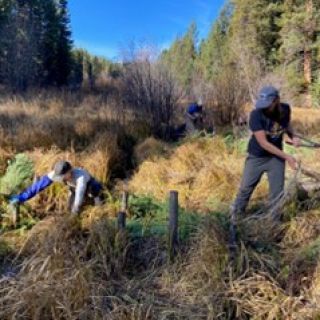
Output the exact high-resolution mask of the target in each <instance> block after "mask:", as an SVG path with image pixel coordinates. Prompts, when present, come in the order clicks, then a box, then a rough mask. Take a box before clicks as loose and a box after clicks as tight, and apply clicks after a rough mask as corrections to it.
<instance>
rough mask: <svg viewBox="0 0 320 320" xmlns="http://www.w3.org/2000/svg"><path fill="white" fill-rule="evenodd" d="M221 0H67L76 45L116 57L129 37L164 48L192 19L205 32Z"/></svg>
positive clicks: (219, 8) (217, 11) (215, 14)
mask: <svg viewBox="0 0 320 320" xmlns="http://www.w3.org/2000/svg"><path fill="white" fill-rule="evenodd" d="M223 3H224V0H211V1H209V0H185V1H184V0H136V1H134V0H69V9H70V14H71V25H72V32H73V39H74V41H75V45H76V46H78V47H82V48H85V49H87V50H88V51H90V52H91V53H93V54H96V55H101V56H105V57H107V58H109V59H116V58H117V56H118V54H119V49H120V48H121V46H124V45H125V43H128V42H130V41H138V42H140V41H146V42H148V43H149V42H150V43H152V44H155V45H157V47H158V48H160V49H163V48H166V47H169V46H170V43H172V41H174V39H175V38H176V36H177V35H181V34H183V33H184V32H185V31H186V29H187V28H188V26H189V25H190V23H191V22H192V21H195V22H196V23H197V26H198V30H199V38H203V37H204V36H206V34H207V32H208V30H209V29H210V26H211V24H212V22H213V21H214V19H215V18H216V17H217V16H218V14H219V12H220V10H221V8H222V6H223Z"/></svg>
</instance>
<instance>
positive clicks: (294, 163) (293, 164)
mask: <svg viewBox="0 0 320 320" xmlns="http://www.w3.org/2000/svg"><path fill="white" fill-rule="evenodd" d="M286 161H287V162H288V165H289V166H290V168H291V169H292V170H297V169H298V166H299V163H298V161H297V159H296V158H295V157H292V156H290V155H287V156H286Z"/></svg>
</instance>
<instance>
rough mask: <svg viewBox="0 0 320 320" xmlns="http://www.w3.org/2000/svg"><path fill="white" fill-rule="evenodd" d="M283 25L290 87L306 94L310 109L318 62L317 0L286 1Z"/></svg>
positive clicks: (283, 56) (319, 19)
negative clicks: (311, 91) (311, 92)
mask: <svg viewBox="0 0 320 320" xmlns="http://www.w3.org/2000/svg"><path fill="white" fill-rule="evenodd" d="M283 8H284V14H283V15H282V17H281V20H280V21H279V25H280V26H281V48H280V57H281V60H282V62H284V63H285V64H286V65H287V75H288V80H289V81H290V84H291V85H292V86H293V87H294V88H295V89H296V90H297V91H298V92H299V91H300V92H305V93H306V94H307V101H306V104H307V105H309V106H311V103H312V101H311V94H310V89H311V85H312V83H313V82H315V81H316V80H317V79H316V70H317V69H318V62H319V60H318V59H319V52H320V51H319V48H320V45H319V35H320V3H319V2H318V1H314V0H303V1H302V0H286V1H285V3H284V6H283Z"/></svg>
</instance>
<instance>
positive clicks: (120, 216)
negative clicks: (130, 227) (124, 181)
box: [118, 191, 128, 231]
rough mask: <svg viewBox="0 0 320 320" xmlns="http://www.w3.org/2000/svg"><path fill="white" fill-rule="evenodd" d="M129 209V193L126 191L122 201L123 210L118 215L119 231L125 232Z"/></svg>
mask: <svg viewBox="0 0 320 320" xmlns="http://www.w3.org/2000/svg"><path fill="white" fill-rule="evenodd" d="M127 209H128V192H127V191H124V192H123V194H122V200H121V210H120V212H119V213H118V230H119V231H123V230H125V228H126V215H127Z"/></svg>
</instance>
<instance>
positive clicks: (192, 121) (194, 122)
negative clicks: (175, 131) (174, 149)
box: [185, 103, 204, 134]
mask: <svg viewBox="0 0 320 320" xmlns="http://www.w3.org/2000/svg"><path fill="white" fill-rule="evenodd" d="M202 111H203V109H202V105H199V104H197V103H193V104H191V105H190V106H189V107H188V110H187V112H186V115H185V124H186V126H185V131H186V134H194V133H197V132H199V131H202V130H203V128H204V126H203V112H202Z"/></svg>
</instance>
